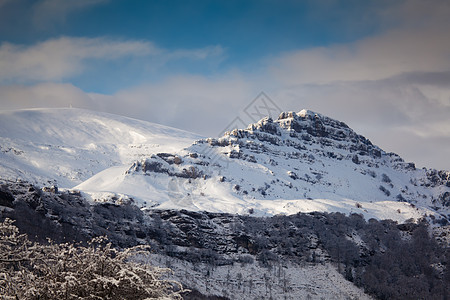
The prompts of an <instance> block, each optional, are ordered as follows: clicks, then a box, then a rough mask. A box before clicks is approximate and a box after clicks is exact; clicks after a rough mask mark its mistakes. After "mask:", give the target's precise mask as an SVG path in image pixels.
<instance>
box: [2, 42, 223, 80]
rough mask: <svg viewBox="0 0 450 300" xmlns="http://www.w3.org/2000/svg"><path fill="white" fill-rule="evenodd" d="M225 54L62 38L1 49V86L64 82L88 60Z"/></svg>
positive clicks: (209, 49)
mask: <svg viewBox="0 0 450 300" xmlns="http://www.w3.org/2000/svg"><path fill="white" fill-rule="evenodd" d="M222 54H223V49H222V48H221V47H220V46H215V47H206V48H201V49H192V50H183V49H177V50H174V51H169V50H165V49H161V48H158V47H156V46H155V45H154V44H153V43H151V42H148V41H136V40H128V41H120V40H111V39H108V38H74V37H60V38H57V39H50V40H47V41H45V42H41V43H37V44H35V45H32V46H28V47H25V46H19V45H14V44H10V43H3V44H2V45H1V46H0V82H2V81H3V82H5V81H6V82H27V81H50V80H61V79H64V78H68V77H70V76H73V75H76V74H79V73H80V72H82V70H83V68H84V67H85V65H86V64H85V63H86V61H87V60H92V59H95V60H116V59H119V58H122V57H126V56H140V57H149V56H151V57H153V58H157V61H159V64H161V62H167V61H169V60H174V59H181V58H187V59H195V60H198V59H205V58H207V57H210V56H214V57H218V56H221V55H222Z"/></svg>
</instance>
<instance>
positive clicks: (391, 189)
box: [75, 110, 450, 222]
mask: <svg viewBox="0 0 450 300" xmlns="http://www.w3.org/2000/svg"><path fill="white" fill-rule="evenodd" d="M75 189H80V190H82V191H84V192H85V193H86V194H87V195H91V198H92V199H93V200H103V201H104V200H105V199H106V198H108V197H111V194H115V193H117V194H120V195H121V196H122V197H128V198H130V197H131V198H132V199H133V201H135V202H136V203H137V204H138V205H139V206H141V207H142V208H150V207H156V208H159V209H168V208H175V209H180V208H183V209H188V210H196V211H201V210H206V211H212V212H227V213H238V214H247V213H253V214H255V215H275V214H293V213H297V212H311V211H333V212H334V211H339V212H344V213H353V212H354V213H360V214H363V215H365V216H366V217H367V218H372V217H374V218H378V219H393V220H396V221H399V222H404V221H405V220H407V219H410V218H414V219H418V218H420V217H422V216H423V215H424V214H433V215H437V216H438V217H439V215H441V217H442V216H444V217H447V215H448V214H449V205H450V173H449V172H445V171H440V172H438V171H436V170H426V169H420V170H419V169H416V168H415V166H414V164H413V163H405V162H404V161H403V159H401V157H399V156H398V155H396V154H394V153H387V152H385V151H383V150H382V149H380V148H379V147H377V146H375V145H373V144H372V143H371V142H370V141H369V140H367V139H366V138H365V137H363V136H361V135H358V134H357V133H355V132H354V131H353V130H352V129H351V128H349V127H348V126H347V125H346V124H344V123H343V122H340V121H337V120H333V119H331V118H328V117H326V116H323V115H320V114H318V113H315V112H312V111H308V110H302V111H300V112H298V113H294V112H286V113H282V114H281V115H280V117H279V118H278V119H277V120H272V119H270V118H265V119H262V120H261V121H259V122H258V123H255V124H250V125H249V127H248V128H246V129H239V130H233V131H232V132H228V133H226V134H225V135H224V136H223V137H222V138H219V139H211V138H210V139H203V140H199V141H196V142H195V143H194V144H192V145H191V146H190V147H188V148H186V149H184V150H182V151H177V152H174V153H172V154H169V153H159V154H156V155H152V156H150V157H148V158H146V159H142V160H137V161H135V162H134V163H133V164H132V165H131V164H130V165H123V166H117V167H114V168H110V169H106V170H104V171H102V172H100V173H99V174H97V175H95V176H93V177H92V178H90V179H88V180H87V181H85V182H83V183H81V184H80V185H78V186H76V187H75Z"/></svg>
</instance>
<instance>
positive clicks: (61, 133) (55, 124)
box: [0, 108, 200, 188]
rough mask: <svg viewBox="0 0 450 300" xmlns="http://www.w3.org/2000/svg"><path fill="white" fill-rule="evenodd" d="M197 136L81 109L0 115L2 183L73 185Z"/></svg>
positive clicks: (18, 112)
mask: <svg viewBox="0 0 450 300" xmlns="http://www.w3.org/2000/svg"><path fill="white" fill-rule="evenodd" d="M198 138H200V136H198V135H195V134H192V133H189V132H186V131H182V130H179V129H175V128H170V127H166V126H162V125H158V124H152V123H149V122H144V121H139V120H135V119H130V118H126V117H121V116H116V115H111V114H106V113H100V112H94V111H88V110H82V109H73V108H67V109H33V110H20V111H2V112H0V172H1V174H2V178H4V179H14V180H16V179H22V180H28V181H31V182H35V183H38V184H40V185H49V184H57V185H58V186H60V187H67V188H68V187H72V186H74V185H76V184H78V183H81V182H82V181H84V180H86V179H88V178H90V177H91V176H93V175H95V174H97V173H98V172H100V171H102V170H104V169H106V168H109V167H112V166H116V165H122V164H131V163H132V162H133V161H134V160H137V159H142V158H145V157H148V156H149V155H151V154H152V153H156V152H165V151H176V150H178V149H181V148H183V147H186V146H188V145H189V144H191V143H192V141H194V140H195V139H198Z"/></svg>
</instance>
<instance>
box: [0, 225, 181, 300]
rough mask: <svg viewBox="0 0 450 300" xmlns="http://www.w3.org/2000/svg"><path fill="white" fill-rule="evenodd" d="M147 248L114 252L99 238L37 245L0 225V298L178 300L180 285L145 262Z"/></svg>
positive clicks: (22, 235)
mask: <svg viewBox="0 0 450 300" xmlns="http://www.w3.org/2000/svg"><path fill="white" fill-rule="evenodd" d="M148 248H149V247H148V246H137V247H132V248H128V249H125V250H123V251H119V250H117V249H115V248H112V246H111V243H107V242H106V239H105V238H95V239H93V240H92V241H91V242H90V243H89V244H88V246H87V247H84V246H81V245H74V244H69V243H66V244H55V243H52V242H49V244H48V245H41V244H38V243H33V242H30V241H29V240H28V238H27V236H26V235H24V234H19V231H18V229H17V227H15V226H14V224H13V221H11V220H9V219H6V220H5V221H4V222H3V223H0V294H1V295H2V296H3V298H2V299H149V298H152V299H155V298H157V299H181V293H182V292H183V291H184V290H183V287H182V286H181V284H179V283H178V282H175V281H169V280H165V279H162V276H163V275H164V274H166V273H167V272H170V270H169V269H161V268H155V267H152V266H150V265H148V264H146V263H143V262H144V261H145V257H146V256H148V254H149V251H148V250H149V249H148Z"/></svg>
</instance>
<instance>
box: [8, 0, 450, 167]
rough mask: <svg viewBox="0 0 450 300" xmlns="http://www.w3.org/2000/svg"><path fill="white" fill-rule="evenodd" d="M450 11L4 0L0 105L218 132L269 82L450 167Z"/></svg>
mask: <svg viewBox="0 0 450 300" xmlns="http://www.w3.org/2000/svg"><path fill="white" fill-rule="evenodd" d="M449 15H450V3H449V2H448V1H445V0H432V1H421V0H404V1H402V0H395V1H387V0H386V1H383V0H378V1H358V0H354V1H353V0H347V1H339V0H316V1H306V0H305V1H293V0H292V1H291V0H287V1H275V0H260V1H233V0H231V1H206V0H205V1H204V0H198V1H132V0H127V1H126V0H65V1H63V0H0V109H20V108H31V107H68V106H69V105H72V106H74V107H81V108H88V109H94V110H100V111H106V112H111V113H116V114H122V115H126V116H130V117H134V118H139V119H144V120H148V121H151V122H156V123H162V124H166V125H170V126H174V127H179V128H184V129H187V130H191V131H195V132H198V133H201V134H204V135H208V136H215V135H217V134H218V133H220V132H221V131H222V129H223V128H224V127H226V126H227V124H229V123H230V122H231V121H232V120H233V119H234V118H235V117H237V116H240V117H242V118H243V119H244V121H245V118H244V117H245V115H244V114H243V109H244V108H245V107H246V105H247V104H248V103H249V102H251V100H253V99H254V97H255V96H256V95H258V94H259V92H261V91H265V92H266V93H267V94H268V95H269V96H270V97H271V98H272V100H274V102H276V103H277V106H278V107H280V108H281V109H283V110H294V111H299V110H301V109H303V108H309V109H312V110H315V111H318V112H321V113H323V114H325V115H329V116H331V117H334V118H337V119H339V120H342V121H344V122H346V123H347V124H349V125H350V126H351V127H352V128H354V129H355V130H356V131H357V132H359V133H361V134H364V135H365V136H366V137H368V138H369V139H371V140H372V141H373V142H374V143H376V144H378V145H379V146H381V147H382V148H384V149H385V150H387V151H394V152H397V153H399V154H400V155H401V156H403V157H404V158H405V159H406V160H411V161H415V162H417V164H418V166H428V167H435V168H439V169H441V168H446V169H450V160H449V159H448V153H449V150H450V118H449V117H448V116H449V115H450V37H449V34H448V32H449V31H450V21H449V20H448V19H449V18H448V16H449Z"/></svg>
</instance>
